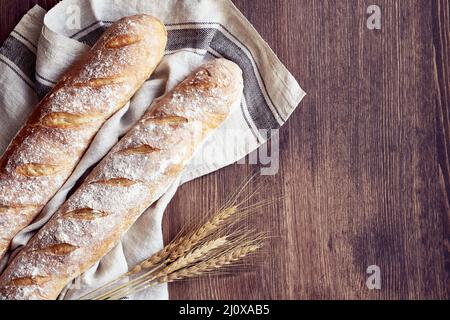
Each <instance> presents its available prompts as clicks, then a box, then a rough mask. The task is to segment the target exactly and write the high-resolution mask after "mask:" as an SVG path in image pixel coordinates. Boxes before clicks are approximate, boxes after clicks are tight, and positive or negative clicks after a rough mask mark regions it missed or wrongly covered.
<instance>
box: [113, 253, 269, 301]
mask: <svg viewBox="0 0 450 320" xmlns="http://www.w3.org/2000/svg"><path fill="white" fill-rule="evenodd" d="M259 248H261V246H260V245H248V246H239V247H237V248H234V249H232V250H230V251H229V252H227V253H225V254H221V255H218V256H216V257H213V258H211V259H208V260H205V261H202V262H199V263H197V264H194V265H191V266H189V267H186V268H182V269H179V270H177V271H174V272H171V273H163V272H161V273H160V275H159V276H155V278H154V279H151V280H149V281H145V282H143V283H142V284H141V285H139V286H135V287H133V288H130V290H129V291H128V292H127V294H135V293H138V292H140V291H142V290H145V289H147V288H149V287H151V286H154V285H155V284H161V283H168V282H174V281H178V280H184V279H189V278H194V277H199V276H202V275H204V274H207V273H211V272H214V271H217V270H220V269H221V268H223V267H227V266H231V265H233V264H234V263H236V262H237V261H239V260H241V259H243V258H245V257H246V256H248V255H249V254H251V253H253V252H255V251H257V250H258V249H259ZM124 296H125V295H123V296H120V295H119V296H116V297H115V299H120V298H122V297H124Z"/></svg>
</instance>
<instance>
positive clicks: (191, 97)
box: [0, 59, 243, 299]
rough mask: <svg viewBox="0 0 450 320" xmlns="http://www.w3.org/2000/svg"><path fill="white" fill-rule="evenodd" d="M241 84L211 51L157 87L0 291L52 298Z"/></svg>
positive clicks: (185, 154) (154, 195)
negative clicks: (160, 92)
mask: <svg viewBox="0 0 450 320" xmlns="http://www.w3.org/2000/svg"><path fill="white" fill-rule="evenodd" d="M242 91H243V80H242V72H241V70H240V69H239V67H238V66H237V65H236V64H234V63H233V62H230V61H228V60H225V59H217V60H213V61H212V62H209V63H207V64H205V65H203V66H202V67H200V68H199V69H198V70H196V71H194V72H193V73H192V74H191V75H190V76H188V77H187V78H186V79H185V80H184V81H183V82H182V83H180V84H179V85H178V86H176V87H175V88H174V89H173V90H172V91H171V92H169V93H167V94H166V95H164V96H163V97H162V98H161V100H159V101H158V102H156V103H155V104H154V106H153V107H152V108H150V109H149V110H148V111H147V112H146V113H145V115H144V116H143V118H142V119H141V120H140V121H139V122H138V123H137V124H136V125H135V126H134V127H133V128H132V129H131V130H130V131H129V132H128V134H127V135H125V137H124V138H122V139H121V140H120V141H119V143H118V144H116V146H114V148H113V149H111V151H110V153H109V154H108V155H107V156H106V157H105V158H104V159H103V160H102V161H101V162H100V163H99V164H98V166H96V167H95V168H94V170H93V171H92V172H91V174H90V175H89V176H88V177H87V178H86V180H85V181H84V182H83V184H82V185H81V186H80V187H79V188H78V189H77V190H76V191H75V193H74V194H73V195H72V196H71V197H70V198H69V199H68V200H67V201H66V202H65V203H64V204H63V205H62V206H61V208H60V209H59V210H58V212H57V213H56V214H55V215H54V216H53V217H52V219H51V220H50V221H49V222H48V223H47V224H46V225H45V226H44V227H43V228H42V229H41V230H40V231H39V232H38V233H37V234H36V235H35V236H34V237H33V238H32V239H31V240H30V242H29V243H28V245H27V246H25V247H24V249H23V250H22V251H21V252H20V253H19V254H18V255H17V256H16V257H15V258H14V259H13V261H12V263H11V264H10V265H9V266H8V268H7V269H6V270H5V272H4V273H3V275H2V276H1V278H0V299H55V298H57V296H58V295H59V293H60V292H61V290H62V289H63V288H64V287H65V286H66V285H67V283H69V282H70V281H71V280H72V279H74V278H75V277H77V276H78V275H80V274H81V273H83V272H84V271H86V270H87V269H88V268H89V267H90V266H92V265H93V264H94V263H95V262H96V261H98V260H99V259H100V258H101V257H103V256H104V255H105V254H106V253H107V252H108V251H109V250H111V249H112V248H113V247H114V246H115V245H116V244H117V242H118V241H119V239H120V238H121V236H122V235H123V234H124V233H125V231H126V230H127V229H128V228H129V227H130V226H131V225H132V224H133V223H134V222H135V221H136V219H137V218H138V217H139V215H140V214H141V213H142V212H143V211H144V210H145V209H146V208H147V207H149V206H150V205H151V204H152V203H153V202H154V201H155V200H157V199H158V198H159V197H160V196H161V195H162V194H163V193H164V192H165V191H166V190H167V188H168V187H169V186H170V185H171V184H172V183H173V182H174V180H175V179H176V177H177V176H178V175H179V174H180V173H181V171H182V170H183V168H184V166H185V165H186V163H187V161H188V160H189V159H190V158H191V157H192V155H193V153H194V152H195V150H196V149H197V148H198V146H199V145H200V144H201V143H202V142H203V141H204V139H205V137H206V136H207V135H208V134H209V133H210V132H211V131H212V130H213V129H215V128H217V127H218V126H219V125H220V124H221V123H222V122H223V121H224V120H225V118H226V117H227V116H228V114H229V113H230V111H231V110H230V109H231V108H232V106H235V105H238V103H239V101H240V99H241V96H242Z"/></svg>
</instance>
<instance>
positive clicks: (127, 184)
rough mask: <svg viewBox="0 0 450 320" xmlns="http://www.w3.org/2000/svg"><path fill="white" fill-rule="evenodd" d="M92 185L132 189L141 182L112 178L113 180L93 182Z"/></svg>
mask: <svg viewBox="0 0 450 320" xmlns="http://www.w3.org/2000/svg"><path fill="white" fill-rule="evenodd" d="M91 183H95V184H103V185H107V186H114V187H130V186H132V185H135V184H137V183H139V182H138V181H134V180H130V179H126V178H112V179H105V180H97V181H93V182H91Z"/></svg>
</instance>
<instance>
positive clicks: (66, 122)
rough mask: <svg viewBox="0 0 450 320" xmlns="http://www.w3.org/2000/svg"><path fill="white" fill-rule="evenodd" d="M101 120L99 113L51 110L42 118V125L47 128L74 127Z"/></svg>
mask: <svg viewBox="0 0 450 320" xmlns="http://www.w3.org/2000/svg"><path fill="white" fill-rule="evenodd" d="M100 121H103V116H102V115H101V114H84V115H83V114H71V113H67V112H53V113H49V114H47V115H46V116H45V117H44V118H42V121H41V123H42V125H43V126H45V127H49V128H74V127H80V126H84V125H92V124H95V123H98V122H100Z"/></svg>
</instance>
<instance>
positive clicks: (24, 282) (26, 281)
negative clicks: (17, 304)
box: [9, 276, 51, 286]
mask: <svg viewBox="0 0 450 320" xmlns="http://www.w3.org/2000/svg"><path fill="white" fill-rule="evenodd" d="M50 280H51V278H50V277H43V276H35V277H23V278H16V279H12V280H11V282H9V285H11V286H32V285H42V284H44V283H46V282H49V281H50Z"/></svg>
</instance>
